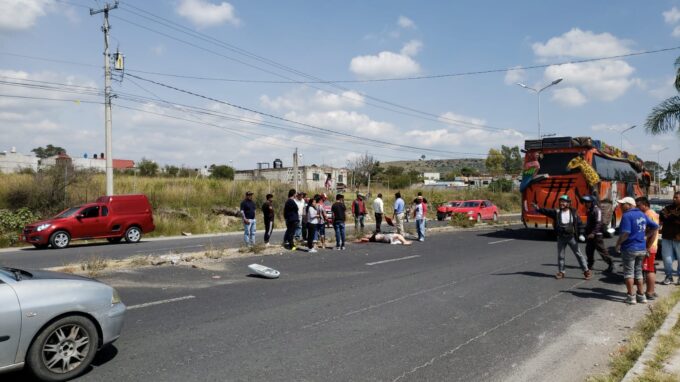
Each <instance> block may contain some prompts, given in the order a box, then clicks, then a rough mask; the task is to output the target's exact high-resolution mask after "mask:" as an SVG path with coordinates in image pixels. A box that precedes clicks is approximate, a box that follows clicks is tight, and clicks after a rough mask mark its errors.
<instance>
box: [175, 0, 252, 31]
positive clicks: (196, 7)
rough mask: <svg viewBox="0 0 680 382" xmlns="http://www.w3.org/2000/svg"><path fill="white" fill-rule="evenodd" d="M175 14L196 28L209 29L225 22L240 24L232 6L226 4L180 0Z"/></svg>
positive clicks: (199, 0)
mask: <svg viewBox="0 0 680 382" xmlns="http://www.w3.org/2000/svg"><path fill="white" fill-rule="evenodd" d="M177 14H178V15H180V16H182V17H185V18H187V19H188V20H189V21H191V22H192V23H193V24H194V25H196V26H198V27H211V26H215V25H219V24H223V23H225V22H227V23H230V24H232V25H234V26H238V25H239V24H240V23H241V20H239V19H238V17H236V11H235V9H234V6H233V5H231V4H229V3H227V2H222V3H220V4H219V5H218V4H213V3H211V2H209V1H206V0H181V1H180V3H179V5H178V7H177Z"/></svg>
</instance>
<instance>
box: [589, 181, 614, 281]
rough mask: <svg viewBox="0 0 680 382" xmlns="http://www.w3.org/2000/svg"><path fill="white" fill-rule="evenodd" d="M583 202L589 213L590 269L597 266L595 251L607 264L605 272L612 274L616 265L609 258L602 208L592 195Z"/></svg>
mask: <svg viewBox="0 0 680 382" xmlns="http://www.w3.org/2000/svg"><path fill="white" fill-rule="evenodd" d="M581 201H582V202H583V204H584V205H585V206H586V210H587V213H588V217H587V219H586V227H585V236H586V258H588V269H593V264H595V250H597V252H598V253H599V254H600V257H602V260H604V262H605V263H607V269H606V270H605V272H607V273H609V272H612V271H613V270H614V264H613V262H612V257H611V256H609V252H607V247H605V245H604V239H603V224H602V210H600V207H599V206H598V205H597V203H596V201H595V198H594V197H592V196H590V195H586V196H584V197H582V198H581Z"/></svg>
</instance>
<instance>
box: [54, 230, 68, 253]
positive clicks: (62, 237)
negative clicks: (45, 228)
mask: <svg viewBox="0 0 680 382" xmlns="http://www.w3.org/2000/svg"><path fill="white" fill-rule="evenodd" d="M70 242H71V235H69V234H68V232H66V231H57V232H55V233H53V234H52V236H50V244H52V248H55V249H64V248H66V247H68V245H69V243H70Z"/></svg>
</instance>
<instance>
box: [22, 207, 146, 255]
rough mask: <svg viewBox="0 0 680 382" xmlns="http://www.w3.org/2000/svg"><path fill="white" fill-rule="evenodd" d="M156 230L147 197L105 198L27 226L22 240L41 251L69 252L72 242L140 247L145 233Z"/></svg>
mask: <svg viewBox="0 0 680 382" xmlns="http://www.w3.org/2000/svg"><path fill="white" fill-rule="evenodd" d="M155 228H156V227H155V226H154V224H153V215H152V212H151V204H149V199H147V197H146V195H115V196H102V197H100V198H99V199H97V201H96V202H94V203H88V204H84V205H82V206H78V207H72V208H69V209H67V210H66V211H63V212H61V213H60V214H58V215H57V216H55V217H53V218H51V219H48V220H42V221H39V222H35V223H32V224H29V225H27V226H25V227H24V230H23V232H22V235H21V236H20V240H21V241H25V242H26V243H29V244H33V246H35V247H36V248H38V249H43V248H47V247H48V246H50V245H52V248H59V249H61V248H66V247H68V245H69V243H70V242H71V240H87V239H108V240H109V242H111V243H117V242H120V241H121V240H122V239H125V241H126V242H128V243H137V242H139V241H140V240H141V238H142V234H143V233H148V232H151V231H153V230H154V229H155Z"/></svg>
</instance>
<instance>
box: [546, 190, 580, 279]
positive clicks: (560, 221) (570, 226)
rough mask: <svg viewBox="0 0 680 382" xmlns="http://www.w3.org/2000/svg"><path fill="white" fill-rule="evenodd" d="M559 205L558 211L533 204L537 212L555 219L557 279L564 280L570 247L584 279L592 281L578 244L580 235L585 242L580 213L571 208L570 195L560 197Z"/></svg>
mask: <svg viewBox="0 0 680 382" xmlns="http://www.w3.org/2000/svg"><path fill="white" fill-rule="evenodd" d="M559 203H560V208H558V209H552V208H550V209H548V208H539V207H538V205H537V204H536V203H534V204H533V207H534V209H535V210H536V212H538V213H539V214H542V215H545V216H547V217H549V218H551V219H553V225H554V227H555V233H556V235H557V273H556V274H555V278H556V279H558V280H559V279H563V278H564V271H565V266H564V263H565V252H566V249H567V246H569V248H571V251H572V252H574V256H576V260H578V264H579V265H580V266H581V269H582V270H583V276H584V278H585V279H586V280H590V278H591V277H593V273H592V272H591V271H590V269H588V264H587V263H586V258H585V256H583V254H582V253H581V251H580V250H579V248H578V243H577V242H576V237H577V236H579V235H580V238H581V239H582V240H585V238H583V236H582V235H581V232H580V231H581V227H582V226H583V223H582V222H581V218H580V217H579V216H578V213H576V210H575V209H573V208H571V199H569V195H562V196H560V199H559Z"/></svg>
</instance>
